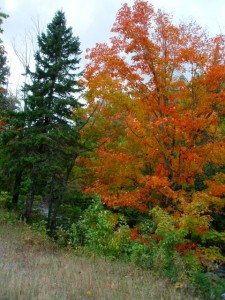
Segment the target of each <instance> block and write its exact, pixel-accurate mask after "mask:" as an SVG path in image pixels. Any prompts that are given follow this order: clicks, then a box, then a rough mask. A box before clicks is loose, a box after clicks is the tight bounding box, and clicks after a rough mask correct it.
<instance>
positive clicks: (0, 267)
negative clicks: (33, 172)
mask: <svg viewBox="0 0 225 300" xmlns="http://www.w3.org/2000/svg"><path fill="white" fill-rule="evenodd" d="M0 299H1V300H16V299H18V300H33V299H37V300H48V299H54V300H57V299H60V300H64V299H71V300H72V299H73V300H76V299H77V300H94V299H96V300H101V299H102V300H113V299H115V300H125V299H129V300H132V299H133V300H141V299H143V300H158V299H159V300H160V299H165V300H167V299H168V300H169V299H171V300H178V299H180V300H181V299H185V300H190V299H197V298H194V297H192V296H190V295H189V296H188V295H184V294H183V295H181V294H179V293H178V291H176V290H175V289H174V288H173V287H172V286H171V285H169V284H168V283H166V282H165V281H160V280H158V281H155V280H153V278H152V276H151V274H150V273H149V272H144V271H141V270H138V269H137V268H135V267H133V266H130V265H127V264H121V263H112V262H107V261H104V260H100V259H95V258H90V259H88V258H85V257H76V256H74V255H72V254H70V253H68V252H65V251H63V250H60V249H58V248H57V247H56V246H53V244H52V243H50V242H49V241H48V240H47V239H46V238H45V237H43V236H41V235H38V234H34V233H32V232H31V231H30V230H29V229H28V228H24V227H23V226H22V225H6V224H5V225H4V224H0Z"/></svg>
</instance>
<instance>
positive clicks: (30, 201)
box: [23, 182, 34, 222]
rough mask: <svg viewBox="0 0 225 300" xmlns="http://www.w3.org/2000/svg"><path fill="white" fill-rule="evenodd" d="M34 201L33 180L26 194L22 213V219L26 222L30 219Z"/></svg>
mask: <svg viewBox="0 0 225 300" xmlns="http://www.w3.org/2000/svg"><path fill="white" fill-rule="evenodd" d="M33 202H34V182H32V184H31V187H30V190H29V194H28V196H27V201H26V208H25V211H24V214H23V219H24V220H25V221H26V222H29V221H30V217H31V213H32V206H33Z"/></svg>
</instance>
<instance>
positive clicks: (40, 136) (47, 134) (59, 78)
mask: <svg viewBox="0 0 225 300" xmlns="http://www.w3.org/2000/svg"><path fill="white" fill-rule="evenodd" d="M80 54H81V51H80V43H79V39H78V37H74V36H73V32H72V28H71V27H67V26H66V18H65V15H64V13H63V12H62V11H58V12H57V13H56V14H55V16H54V18H53V20H52V22H51V23H50V24H49V25H48V26H47V32H46V33H42V34H40V35H39V36H38V51H37V52H36V53H35V56H34V57H35V62H36V67H35V71H34V72H31V71H30V70H29V69H28V73H29V76H30V82H31V83H30V84H26V85H25V87H24V90H25V92H26V94H27V98H26V100H25V114H26V116H27V125H26V128H25V137H24V141H25V144H26V145H27V146H26V148H27V155H26V161H27V165H29V170H30V173H29V174H30V175H29V182H30V187H29V192H28V198H27V202H26V210H25V212H24V217H25V218H26V219H29V217H30V215H31V211H32V203H33V198H34V194H35V193H37V192H38V191H39V192H40V191H43V190H44V191H45V193H47V188H48V201H49V223H50V222H51V221H52V219H54V217H55V214H56V212H55V211H56V207H57V203H58V202H60V199H61V197H62V192H63V190H64V189H65V186H66V181H67V179H68V173H69V172H70V170H71V166H73V164H74V160H75V157H76V156H77V151H78V150H77V149H79V119H78V118H77V117H76V113H75V110H76V109H79V107H81V104H80V103H79V101H78V96H79V93H80V92H81V90H82V88H81V87H80V86H79V84H78V80H79V78H80V76H81V75H82V72H79V71H78V69H79V62H80V59H79V55H80ZM43 178H44V180H43ZM56 182H57V184H56ZM43 186H44V188H43ZM53 206H54V207H55V208H54V209H53ZM52 216H53V217H52Z"/></svg>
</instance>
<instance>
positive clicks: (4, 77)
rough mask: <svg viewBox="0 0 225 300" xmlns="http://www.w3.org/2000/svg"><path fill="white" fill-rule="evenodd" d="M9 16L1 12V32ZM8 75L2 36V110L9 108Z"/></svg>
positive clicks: (0, 73)
mask: <svg viewBox="0 0 225 300" xmlns="http://www.w3.org/2000/svg"><path fill="white" fill-rule="evenodd" d="M7 17H8V15H6V14H4V13H2V12H0V34H2V33H3V29H2V28H1V25H2V23H3V19H6V18H7ZM8 77H9V67H8V65H7V56H6V51H5V48H4V46H3V42H2V40H1V38H0V112H2V111H3V110H5V109H7V108H8V101H7V96H6V92H7V91H6V87H7V83H8Z"/></svg>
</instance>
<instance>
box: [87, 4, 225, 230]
mask: <svg viewBox="0 0 225 300" xmlns="http://www.w3.org/2000/svg"><path fill="white" fill-rule="evenodd" d="M112 33H113V37H112V38H111V43H110V45H107V44H96V46H95V47H94V48H93V49H91V50H90V49H89V50H88V52H87V58H88V59H89V63H88V64H87V66H86V73H85V80H86V84H87V93H86V98H87V102H88V111H89V114H90V122H89V124H88V126H87V127H86V128H85V131H84V135H86V136H88V135H92V137H93V135H94V137H95V141H96V143H97V150H96V152H95V155H92V157H91V158H90V159H86V160H85V164H86V165H87V166H88V168H90V169H91V170H92V172H93V176H92V178H91V180H89V181H88V183H87V185H88V188H87V190H88V191H89V192H94V193H98V194H100V195H101V197H102V200H103V202H104V203H106V204H107V205H108V206H111V207H132V208H136V209H138V210H139V211H140V212H142V211H146V210H148V209H149V208H151V207H154V206H156V205H159V206H160V207H162V208H163V209H166V210H168V211H169V212H170V213H172V214H174V215H179V216H182V215H183V214H184V215H185V214H189V215H195V218H197V219H198V220H197V221H196V222H197V223H198V224H196V226H197V225H198V226H200V227H201V226H203V227H204V228H205V227H207V226H209V222H210V220H211V219H210V217H208V219H207V218H206V217H205V215H207V214H208V213H209V211H210V209H212V207H215V208H217V209H218V210H219V209H222V208H223V207H224V199H223V198H221V196H222V195H223V196H224V193H225V188H224V186H225V185H224V182H225V181H224V180H225V179H224V174H222V175H216V177H215V178H211V179H210V180H206V181H205V188H204V190H201V191H200V190H199V191H196V190H195V187H194V183H195V178H196V176H203V177H204V167H205V166H207V165H209V164H214V165H216V166H217V167H221V166H223V165H224V161H225V143H224V142H225V137H224V133H223V132H222V129H221V126H220V124H221V120H222V117H223V116H224V114H225V105H224V104H225V46H224V45H225V43H224V42H225V37H224V36H223V35H220V36H217V37H213V38H212V37H209V36H208V34H207V33H206V32H205V31H204V30H203V29H202V28H201V27H200V26H198V25H197V24H196V23H195V22H189V23H180V24H178V25H175V24H174V23H173V22H172V17H171V16H170V15H169V14H167V13H165V12H163V11H161V10H157V11H156V10H155V9H154V7H153V6H152V5H151V4H149V3H148V2H147V1H142V0H136V1H135V3H134V5H133V6H132V7H130V6H128V5H127V4H124V5H123V6H122V7H121V9H120V10H119V12H118V14H117V17H116V21H115V23H114V25H113V28H112ZM220 179H221V180H220ZM201 203H203V204H204V205H203V206H204V207H203V208H202V207H201ZM202 215H204V218H203V219H202V220H203V221H202V224H200V225H199V223H201V222H200V221H199V217H201V216H202ZM182 222H185V218H184V219H182ZM193 226H194V225H193ZM199 230H201V228H200V229H199Z"/></svg>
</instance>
